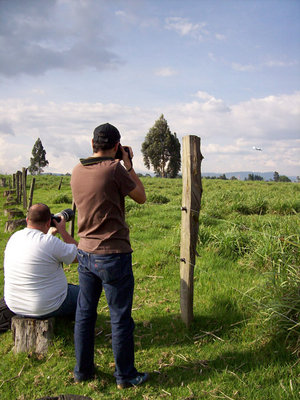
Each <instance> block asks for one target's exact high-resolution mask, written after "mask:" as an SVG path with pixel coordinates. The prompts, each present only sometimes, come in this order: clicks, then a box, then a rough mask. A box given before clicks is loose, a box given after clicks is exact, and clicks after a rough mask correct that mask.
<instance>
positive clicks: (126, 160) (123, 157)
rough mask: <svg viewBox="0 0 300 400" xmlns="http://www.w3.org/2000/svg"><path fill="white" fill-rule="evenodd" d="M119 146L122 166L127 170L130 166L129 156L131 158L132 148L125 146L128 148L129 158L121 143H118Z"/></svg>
mask: <svg viewBox="0 0 300 400" xmlns="http://www.w3.org/2000/svg"><path fill="white" fill-rule="evenodd" d="M120 147H121V150H122V159H123V163H124V167H125V168H126V169H127V170H128V169H130V168H131V167H132V162H131V160H130V158H131V159H132V158H133V151H132V148H131V147H129V146H127V147H128V149H129V154H130V158H129V155H128V153H127V151H126V150H124V147H123V146H122V145H120Z"/></svg>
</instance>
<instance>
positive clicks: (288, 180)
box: [278, 175, 292, 182]
mask: <svg viewBox="0 0 300 400" xmlns="http://www.w3.org/2000/svg"><path fill="white" fill-rule="evenodd" d="M278 182H292V181H291V180H290V178H289V177H287V176H286V175H279V179H278Z"/></svg>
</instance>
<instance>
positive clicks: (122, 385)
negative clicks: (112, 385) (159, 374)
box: [117, 372, 149, 389]
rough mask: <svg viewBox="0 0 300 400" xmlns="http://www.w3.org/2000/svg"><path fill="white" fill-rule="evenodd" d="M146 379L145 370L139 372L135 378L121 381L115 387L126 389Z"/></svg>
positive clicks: (147, 376) (147, 375)
mask: <svg viewBox="0 0 300 400" xmlns="http://www.w3.org/2000/svg"><path fill="white" fill-rule="evenodd" d="M148 379H149V374H147V373H146V372H139V373H138V374H137V376H136V377H135V378H133V379H130V380H128V381H125V382H122V383H118V384H117V387H118V389H126V388H129V387H133V386H139V385H142V384H143V383H144V382H146V381H147V380H148Z"/></svg>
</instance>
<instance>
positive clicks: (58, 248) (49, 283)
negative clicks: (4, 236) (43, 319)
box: [4, 228, 77, 317]
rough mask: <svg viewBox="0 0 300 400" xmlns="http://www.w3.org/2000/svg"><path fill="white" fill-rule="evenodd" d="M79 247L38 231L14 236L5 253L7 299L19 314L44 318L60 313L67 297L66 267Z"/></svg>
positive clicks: (25, 230) (5, 289) (5, 291)
mask: <svg viewBox="0 0 300 400" xmlns="http://www.w3.org/2000/svg"><path fill="white" fill-rule="evenodd" d="M76 254H77V247H76V246H75V244H67V243H64V242H63V241H61V240H60V239H58V238H57V237H55V236H53V235H50V234H44V233H43V232H41V231H40V230H38V229H29V228H25V229H22V230H21V231H18V232H16V233H14V234H13V235H12V236H11V238H10V239H9V241H8V243H7V246H6V249H5V252H4V298H5V301H6V304H7V305H8V307H9V308H10V309H11V310H12V311H13V312H15V313H16V314H21V315H27V316H33V317H37V316H42V315H45V314H49V313H51V312H53V311H55V310H57V309H58V308H59V307H60V306H61V304H62V303H63V301H64V300H65V298H66V296H67V290H68V283H67V279H66V276H65V273H64V271H63V266H62V263H65V264H71V263H72V261H74V259H75V257H76Z"/></svg>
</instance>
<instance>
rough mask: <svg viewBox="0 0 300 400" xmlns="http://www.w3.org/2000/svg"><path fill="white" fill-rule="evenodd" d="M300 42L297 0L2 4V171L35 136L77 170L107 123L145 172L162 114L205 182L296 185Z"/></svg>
mask: <svg viewBox="0 0 300 400" xmlns="http://www.w3.org/2000/svg"><path fill="white" fill-rule="evenodd" d="M299 37H300V1H299V0H259V1H255V0H243V1H242V0H184V1H183V0H180V1H179V0H113V1H108V0H76V1H75V0H43V1H40V0H0V44H1V45H0V59H1V62H0V109H1V113H0V172H1V173H11V172H15V171H16V170H17V169H20V168H22V167H23V166H28V165H29V162H30V156H31V150H32V147H33V144H34V142H35V141H36V139H37V138H38V137H40V138H41V140H42V143H43V145H44V148H45V150H46V152H47V159H48V160H49V167H48V168H46V169H45V172H62V173H66V172H71V171H72V168H73V166H74V165H75V164H76V163H77V161H78V158H80V157H86V156H89V155H90V154H91V146H90V142H91V137H92V132H93V129H94V128H95V127H96V126H97V125H99V124H101V123H104V122H110V123H112V124H114V125H115V126H116V127H117V128H118V129H119V130H120V132H121V135H122V143H123V144H127V145H130V146H132V147H133V150H134V155H135V156H134V165H135V168H136V170H137V171H139V172H143V173H145V172H148V171H147V170H146V168H145V167H144V165H143V160H142V154H141V151H140V149H141V144H142V142H143V141H144V139H145V136H146V134H147V132H148V131H149V129H150V128H151V127H152V126H153V125H154V123H155V121H156V120H157V119H158V118H159V117H160V115H161V114H163V115H164V116H165V118H166V119H167V121H168V124H169V127H170V129H171V131H172V132H176V133H177V136H178V137H179V139H180V140H181V138H182V137H183V136H185V135H197V136H199V137H200V138H201V151H202V153H203V155H204V160H203V162H202V170H203V171H204V172H219V173H223V172H227V171H255V172H266V171H275V170H276V171H278V172H279V173H280V174H284V175H300V161H299V160H300V151H299V148H300V134H299V127H300V57H299V55H300V46H299ZM253 146H256V147H261V148H262V151H261V152H258V151H256V150H253Z"/></svg>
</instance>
